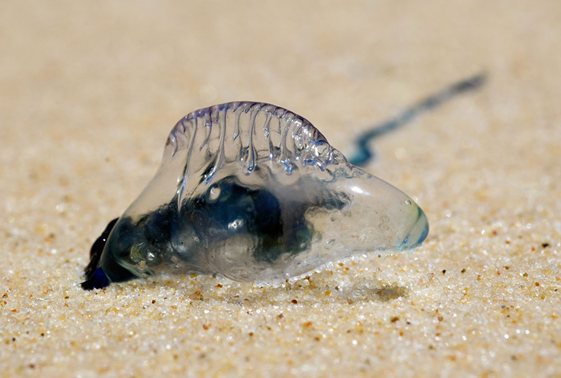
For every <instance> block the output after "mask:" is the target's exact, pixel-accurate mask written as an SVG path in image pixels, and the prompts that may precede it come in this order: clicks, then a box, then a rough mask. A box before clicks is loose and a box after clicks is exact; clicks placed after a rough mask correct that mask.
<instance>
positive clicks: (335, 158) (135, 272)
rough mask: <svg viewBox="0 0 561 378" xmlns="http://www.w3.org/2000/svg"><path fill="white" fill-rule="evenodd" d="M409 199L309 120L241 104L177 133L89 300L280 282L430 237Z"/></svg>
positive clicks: (117, 235) (94, 268) (201, 114)
mask: <svg viewBox="0 0 561 378" xmlns="http://www.w3.org/2000/svg"><path fill="white" fill-rule="evenodd" d="M428 230H429V226H428V221H427V217H426V216H425V213H424V212H423V210H422V209H421V208H420V207H419V206H418V205H417V204H416V203H415V202H414V201H413V200H412V199H411V198H410V197H408V196H407V195H406V194H404V193H402V192H401V191H400V190H398V189H396V188H395V187H393V186H392V185H390V184H388V183H386V182H384V181H383V180H381V179H379V178H377V177H375V176H373V175H371V174H369V173H367V172H366V171H364V170H362V169H361V168H358V167H356V166H353V165H352V164H349V163H348V162H347V159H346V158H345V156H343V154H342V153H341V152H339V151H338V150H337V149H335V148H334V147H332V146H331V145H330V144H329V142H328V141H327V139H326V138H325V137H324V136H323V135H322V134H321V132H319V131H318V130H317V129H316V128H315V127H314V126H313V125H312V124H311V123H310V122H309V121H308V120H306V119H305V118H303V117H301V116H299V115H297V114H295V113H293V112H291V111H289V110H286V109H284V108H281V107H279V106H275V105H271V104H266V103H258V102H231V103H225V104H220V105H215V106H211V107H208V108H204V109H199V110H196V111H194V112H192V113H189V114H188V115H186V116H185V117H183V118H182V119H181V120H180V121H179V122H178V123H177V124H176V125H175V126H174V128H173V129H172V130H171V132H170V134H169V136H168V138H167V141H166V144H165V148H164V154H163V158H162V163H161V166H160V168H159V170H158V171H157V173H156V175H155V177H154V178H153V179H152V181H151V182H150V183H149V184H148V186H147V187H146V188H145V189H144V190H143V191H142V193H141V194H140V196H139V197H138V198H137V199H136V200H135V201H134V202H133V203H132V204H131V205H130V207H129V208H128V209H127V210H126V211H125V212H124V213H123V215H122V216H121V217H119V218H117V219H114V220H113V221H111V222H110V223H109V224H108V226H107V228H106V229H105V230H104V232H103V233H102V235H101V236H100V237H99V238H98V239H97V240H96V241H95V243H94V244H93V245H92V248H91V251H90V263H89V264H88V266H87V267H86V269H85V274H86V281H85V282H83V283H82V287H83V288H84V289H94V288H102V287H105V286H107V285H109V284H110V283H112V282H121V281H127V280H130V279H133V278H139V277H147V276H151V275H155V274H159V273H163V272H166V273H175V274H187V273H201V274H217V275H221V276H224V277H227V278H230V279H232V280H236V281H255V282H274V281H280V280H285V279H287V278H290V277H296V276H299V275H302V274H305V273H307V272H309V271H311V270H313V269H316V268H319V267H321V266H322V265H324V264H326V263H329V262H332V261H337V260H341V259H344V258H347V257H350V256H353V255H357V254H363V253H367V252H378V253H382V252H393V251H403V250H408V249H411V248H415V247H417V246H418V245H420V244H421V243H422V242H423V240H424V239H425V238H426V236H427V234H428Z"/></svg>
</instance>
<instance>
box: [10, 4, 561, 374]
mask: <svg viewBox="0 0 561 378" xmlns="http://www.w3.org/2000/svg"><path fill="white" fill-rule="evenodd" d="M1 8H2V9H1V11H0V46H1V53H0V193H1V194H2V198H1V201H0V206H1V212H2V214H3V217H2V218H3V221H2V222H0V256H1V259H2V263H1V264H0V342H1V343H0V367H1V368H0V375H1V376H6V377H12V376H41V377H53V376H56V377H66V376H68V377H71V376H75V377H94V376H108V377H111V376H114V377H129V376H130V377H133V376H134V377H142V376H149V377H155V376H169V377H172V376H193V377H195V376H197V377H198V376H209V377H216V376H274V377H277V376H304V375H306V376H435V375H438V376H460V375H461V376H528V375H530V374H531V375H533V376H561V357H560V356H561V320H560V319H559V317H560V316H561V293H560V289H561V215H560V214H561V204H560V200H559V199H560V196H561V167H560V161H561V110H560V109H561V106H560V103H559V99H560V98H561V75H560V74H559V69H560V67H561V54H560V53H559V46H561V3H559V2H558V1H555V0H552V1H535V2H531V1H496V2H488V1H471V2H448V1H430V2H413V1H406V2H396V1H377V2H366V1H365V2H359V1H353V2H343V1H334V2H324V3H322V4H315V3H312V2H307V3H304V4H299V2H296V1H287V2H282V3H281V2H257V1H256V2H247V1H242V2H236V3H234V2H190V3H186V2H173V1H169V2H161V3H156V2H148V1H145V2H126V1H122V2H108V1H101V2H95V3H93V2H92V3H89V2H75V1H66V2H65V1H56V2H51V3H46V2H31V1H29V2H27V1H17V2H16V1H14V2H4V3H3V4H2V6H1ZM479 72H486V73H487V75H488V82H487V84H486V85H485V87H484V88H482V89H481V90H480V91H477V92H474V93H470V94H466V95H463V96H461V97H458V98H456V99H454V100H453V101H450V102H449V103H447V104H445V105H443V106H442V107H440V108H438V109H437V110H435V111H433V112H431V113H430V114H426V115H424V116H423V117H420V118H419V119H417V120H415V121H414V122H413V123H411V124H410V125H408V126H407V127H406V128H403V129H401V130H399V131H397V132H394V133H392V134H389V135H387V136H385V137H384V138H380V139H379V140H377V141H376V142H375V151H376V153H377V159H376V160H375V161H373V162H372V163H371V164H369V165H368V166H367V167H366V169H367V170H368V171H369V172H371V173H373V174H376V175H378V176H380V177H382V178H384V179H385V180H387V181H389V182H391V183H392V184H394V185H396V186H397V187H399V188H401V189H402V190H404V191H405V192H406V193H408V194H409V195H411V196H412V197H413V198H414V199H415V200H416V201H418V203H419V204H420V205H421V206H422V207H423V208H424V210H425V211H426V213H427V215H428V217H429V220H430V223H431V232H430V235H429V237H428V239H427V241H426V242H425V243H424V244H423V245H422V246H421V247H420V248H418V249H417V250H416V251H414V252H412V253H403V254H398V255H392V256H385V257H378V256H376V254H372V255H369V256H367V257H362V258H359V259H357V260H353V261H345V262H343V263H341V264H337V263H336V264H333V265H332V266H330V267H327V268H325V269H323V270H322V271H320V272H312V273H310V275H309V277H307V278H303V279H299V280H296V281H294V282H289V283H286V284H284V285H281V286H279V287H266V286H265V287H263V286H257V285H253V284H251V283H248V284H239V283H235V282H231V281H228V280H226V279H222V278H214V277H209V276H187V277H177V276H168V277H155V278H151V279H147V280H137V281H131V282H128V283H124V284H118V285H117V284H115V285H111V286H110V287H108V288H107V289H104V290H97V291H91V292H85V291H83V290H82V289H81V288H80V286H79V283H80V281H81V280H82V278H83V277H82V269H83V267H84V266H85V264H86V263H87V261H88V251H89V247H90V245H91V243H92V242H93V240H95V238H96V237H97V236H98V234H99V233H100V232H101V231H102V230H103V228H104V227H105V224H106V223H107V222H108V221H109V220H110V219H112V218H113V217H116V216H119V215H120V214H121V213H122V211H124V209H125V208H126V207H127V206H128V204H129V203H130V202H131V201H132V200H133V199H134V198H135V197H136V196H137V195H138V194H139V192H140V191H141V190H142V188H143V187H144V185H145V184H146V183H147V182H148V180H149V179H150V178H151V176H152V175H153V174H154V172H155V171H156V169H157V167H158V165H159V160H160V157H161V154H162V152H163V145H164V141H165V138H166V136H167V133H168V132H169V130H170V129H171V127H172V126H173V124H174V123H175V122H176V121H177V120H178V119H179V118H180V117H182V116H183V115H184V114H186V113H188V112H190V111H192V110H195V109H197V108H201V107H205V106H209V105H212V104H216V103H221V102H226V101H233V100H256V101H265V102H271V103H274V104H277V105H280V106H283V107H286V108H288V109H291V110H292V111H295V112H297V113H299V114H301V115H303V116H305V117H306V118H308V119H309V120H311V121H312V122H313V123H314V124H315V125H316V126H317V127H318V128H319V129H320V130H321V131H322V132H323V133H324V134H325V135H326V137H327V138H328V139H329V140H330V141H331V143H332V144H333V145H334V146H336V147H337V148H339V149H340V150H342V151H343V152H345V153H350V152H351V151H352V144H351V143H352V140H353V138H355V137H356V136H357V135H358V134H359V133H360V132H361V131H363V130H365V129H367V128H368V127H369V126H370V125H372V124H373V123H376V122H379V121H383V120H385V119H387V118H389V117H391V116H393V115H394V114H396V113H397V112H399V111H400V110H402V109H404V108H405V107H406V106H408V105H411V104H412V103H414V102H415V101H417V100H419V99H421V98H423V97H424V96H426V95H428V94H430V93H433V92H435V91H438V90H439V89H441V88H444V87H446V86H447V85H449V84H451V83H453V82H455V81H457V80H459V79H462V78H465V77H468V76H470V75H473V74H477V73H479Z"/></svg>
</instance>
